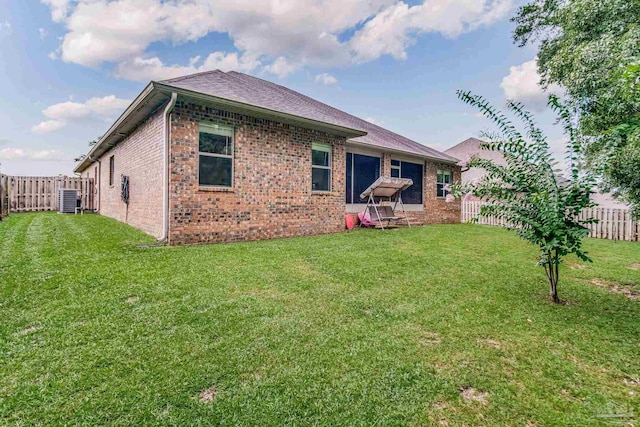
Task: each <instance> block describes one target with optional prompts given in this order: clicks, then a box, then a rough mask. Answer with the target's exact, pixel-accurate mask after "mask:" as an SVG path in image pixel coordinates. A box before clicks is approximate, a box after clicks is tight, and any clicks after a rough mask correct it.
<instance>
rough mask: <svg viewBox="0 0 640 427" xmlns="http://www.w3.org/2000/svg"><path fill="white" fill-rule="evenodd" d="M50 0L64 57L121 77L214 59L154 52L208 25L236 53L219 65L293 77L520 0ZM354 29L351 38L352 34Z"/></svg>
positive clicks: (458, 28) (170, 72)
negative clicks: (420, 0)
mask: <svg viewBox="0 0 640 427" xmlns="http://www.w3.org/2000/svg"><path fill="white" fill-rule="evenodd" d="M405 1H407V0H405ZM43 2H44V3H46V4H49V5H50V7H51V13H52V18H53V19H54V20H55V21H57V22H63V23H64V25H65V26H66V29H67V32H66V34H65V35H64V37H63V39H62V43H61V45H60V52H59V56H60V57H61V58H62V59H63V60H64V61H66V62H73V63H77V64H81V65H85V66H97V65H100V64H102V63H105V62H106V63H114V64H116V75H118V76H120V77H123V78H131V79H133V80H150V79H158V78H166V77H167V76H169V77H173V76H176V75H179V74H184V72H185V71H187V72H189V71H191V70H193V69H198V70H199V69H209V68H207V67H213V66H214V65H212V64H211V63H210V64H208V65H207V64H206V61H205V63H204V64H202V65H200V66H199V67H198V66H196V65H195V63H198V60H196V61H195V63H189V64H182V65H167V64H165V63H164V62H163V60H162V59H160V58H158V57H156V56H155V55H152V54H150V53H149V52H147V49H148V48H149V46H150V45H151V44H153V43H157V42H164V43H171V44H173V45H180V44H183V43H186V42H195V41H198V40H199V39H201V38H202V37H204V36H206V35H207V34H210V33H223V34H227V35H228V36H229V38H230V39H231V40H232V41H233V43H234V45H235V48H236V49H237V51H238V52H237V53H235V52H231V53H225V52H214V54H212V55H219V56H220V57H219V58H217V61H218V62H220V64H221V65H220V66H219V68H224V67H233V68H234V69H241V70H242V69H244V70H245V71H254V70H261V71H266V72H270V73H273V74H276V75H279V76H286V75H287V74H289V73H292V72H294V71H297V70H299V69H300V68H302V67H318V68H320V67H323V68H326V67H332V66H347V65H350V64H352V63H354V62H363V61H369V60H373V59H376V58H378V57H379V56H381V55H384V54H390V55H392V56H394V57H396V58H405V57H406V55H407V52H406V49H407V47H408V46H410V45H411V43H412V38H413V37H415V36H417V35H419V34H421V33H427V32H438V33H441V34H443V35H445V36H447V37H454V36H456V35H458V34H460V33H462V32H465V31H470V30H472V29H474V28H477V27H478V26H481V25H485V24H490V23H492V22H495V21H496V20H498V19H501V18H503V17H504V16H505V14H506V12H507V11H508V10H509V9H510V7H511V2H512V0H425V3H424V4H419V5H416V6H411V7H410V6H408V5H407V4H406V3H405V2H404V1H400V2H397V0H316V1H313V2H310V1H308V0H289V1H286V2H285V1H277V0H272V1H269V2H267V1H255V0H217V1H213V0H172V1H164V2H161V1H158V0H119V1H107V0H80V1H78V2H71V1H68V0H43ZM363 23H364V27H362V28H360V26H361V25H362V24H363ZM359 28H360V29H359ZM358 29H359V30H358ZM354 31H355V35H354V36H353V37H352V38H351V39H350V40H349V38H348V37H347V38H344V37H345V34H351V33H353V32H354ZM231 55H236V57H235V58H233V57H232V56H231ZM209 57H210V58H211V55H210V56H209ZM243 58H246V59H244V61H245V62H244V63H243ZM212 61H214V60H213V59H212ZM234 61H236V62H235V63H234ZM242 67H244V68H242Z"/></svg>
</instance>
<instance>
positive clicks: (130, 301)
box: [124, 297, 140, 304]
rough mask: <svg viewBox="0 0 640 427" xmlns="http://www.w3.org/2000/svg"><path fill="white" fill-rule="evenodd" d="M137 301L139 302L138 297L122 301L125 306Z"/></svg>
mask: <svg viewBox="0 0 640 427" xmlns="http://www.w3.org/2000/svg"><path fill="white" fill-rule="evenodd" d="M138 301H140V298H138V297H129V298H127V299H126V300H124V302H125V304H135V303H137V302H138Z"/></svg>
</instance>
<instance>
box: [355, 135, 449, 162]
mask: <svg viewBox="0 0 640 427" xmlns="http://www.w3.org/2000/svg"><path fill="white" fill-rule="evenodd" d="M347 145H354V146H356V147H364V148H370V149H371V148H372V149H374V150H379V151H384V152H388V153H396V154H404V155H410V156H415V157H420V158H423V159H427V160H433V161H434V162H439V163H448V164H452V165H456V164H458V163H459V162H460V160H458V159H456V158H455V157H451V156H449V157H451V160H447V159H443V158H439V157H434V156H430V155H428V154H425V153H416V152H415V151H409V150H401V149H398V148H388V147H383V146H381V145H374V144H368V143H366V142H360V141H354V140H351V139H348V140H347Z"/></svg>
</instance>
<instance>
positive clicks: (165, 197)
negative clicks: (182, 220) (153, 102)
mask: <svg viewBox="0 0 640 427" xmlns="http://www.w3.org/2000/svg"><path fill="white" fill-rule="evenodd" d="M177 100H178V94H177V93H175V92H172V93H171V100H170V101H169V103H168V104H167V106H166V107H165V108H164V114H163V115H162V117H163V120H164V171H163V172H164V173H163V176H162V236H161V237H160V238H159V239H158V241H159V242H161V241H163V240H167V239H168V238H169V146H170V143H171V117H170V114H171V111H172V110H173V107H175V105H176V101H177Z"/></svg>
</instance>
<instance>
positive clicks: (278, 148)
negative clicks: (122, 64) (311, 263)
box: [75, 70, 460, 244]
mask: <svg viewBox="0 0 640 427" xmlns="http://www.w3.org/2000/svg"><path fill="white" fill-rule="evenodd" d="M457 161H458V160H457V159H455V158H453V157H451V156H448V155H446V154H444V153H441V152H439V151H436V150H433V149H431V148H429V147H426V146H424V145H422V144H419V143H417V142H414V141H411V140H409V139H407V138H404V137H402V136H400V135H398V134H395V133H393V132H390V131H388V130H386V129H383V128H381V127H379V126H376V125H374V124H372V123H369V122H367V121H365V120H362V119H359V118H357V117H354V116H352V115H350V114H347V113H345V112H342V111H340V110H337V109H335V108H332V107H330V106H328V105H326V104H323V103H321V102H318V101H315V100H313V99H311V98H309V97H306V96H304V95H302V94H300V93H298V92H295V91H292V90H290V89H287V88H285V87H282V86H279V85H276V84H273V83H270V82H267V81H264V80H261V79H258V78H255V77H251V76H248V75H245V74H241V73H237V72H228V73H225V72H222V71H217V70H216V71H211V72H206V73H199V74H194V75H190V76H185V77H179V78H175V79H170V80H165V81H161V82H151V83H149V85H147V87H146V88H145V89H144V90H143V91H142V92H141V93H140V95H138V97H137V98H136V99H135V100H134V101H133V102H132V104H131V105H130V106H129V107H128V108H127V109H126V110H125V112H124V113H123V114H122V115H121V116H120V117H119V118H118V120H117V121H116V122H115V123H114V124H113V125H112V126H111V128H109V130H108V131H107V133H106V134H105V135H104V136H103V137H102V138H101V139H100V141H99V142H98V143H97V144H96V145H95V146H94V147H93V148H92V149H91V151H89V153H88V154H87V156H86V157H85V158H84V159H83V160H82V161H81V162H80V163H79V164H78V165H77V167H76V168H75V172H76V173H80V174H81V175H82V176H88V177H91V178H94V179H95V183H96V197H95V200H96V201H97V210H98V212H99V213H100V214H102V215H105V216H109V217H112V218H115V219H117V220H120V221H123V222H126V223H127V224H130V225H132V226H134V227H137V228H139V229H141V230H142V231H144V232H146V233H148V234H150V235H152V236H155V237H156V238H158V239H159V240H166V241H167V242H168V243H169V244H194V243H214V242H230V241H239V240H259V239H270V238H277V237H288V236H301V235H314V234H322V233H332V232H339V231H341V230H343V229H344V217H345V212H346V213H356V212H359V211H361V210H362V209H363V207H364V204H363V203H364V202H363V201H361V200H359V197H358V196H359V194H360V193H361V192H362V191H363V190H364V189H366V188H367V187H368V186H369V185H370V184H371V183H372V182H373V181H374V180H375V179H376V178H377V177H378V176H380V175H385V176H396V177H405V178H411V179H413V181H414V185H413V186H412V187H410V188H409V189H407V190H406V191H405V193H403V200H404V202H405V204H406V205H407V209H408V210H409V211H410V215H411V217H412V219H413V220H414V221H416V222H419V223H443V222H448V223H453V222H459V221H460V204H459V202H453V203H445V201H444V196H445V194H444V191H443V189H442V186H443V184H444V183H446V182H452V181H455V180H459V179H460V168H459V167H458V166H457V165H456V162H457ZM123 177H126V178H127V179H128V183H129V184H128V188H129V200H128V203H125V202H124V201H123V200H122V197H121V182H122V179H123Z"/></svg>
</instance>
